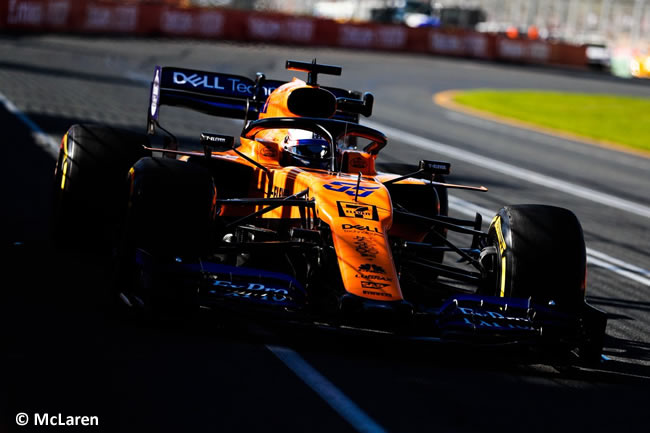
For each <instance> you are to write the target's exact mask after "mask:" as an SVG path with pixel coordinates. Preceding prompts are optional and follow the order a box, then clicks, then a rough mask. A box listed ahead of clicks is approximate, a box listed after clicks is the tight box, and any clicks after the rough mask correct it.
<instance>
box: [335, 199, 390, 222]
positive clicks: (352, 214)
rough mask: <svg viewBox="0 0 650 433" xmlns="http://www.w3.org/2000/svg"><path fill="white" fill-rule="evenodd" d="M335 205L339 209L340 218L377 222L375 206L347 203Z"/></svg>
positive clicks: (377, 216) (340, 202)
mask: <svg viewBox="0 0 650 433" xmlns="http://www.w3.org/2000/svg"><path fill="white" fill-rule="evenodd" d="M336 204H337V206H338V208H339V216H341V217H347V218H358V219H364V220H371V221H379V215H378V214H377V206H373V205H371V204H360V203H354V202H348V201H337V202H336Z"/></svg>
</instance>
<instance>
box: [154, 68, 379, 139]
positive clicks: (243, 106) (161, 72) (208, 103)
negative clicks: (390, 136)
mask: <svg viewBox="0 0 650 433" xmlns="http://www.w3.org/2000/svg"><path fill="white" fill-rule="evenodd" d="M284 83H285V81H279V80H267V79H266V77H265V76H264V74H261V73H258V74H257V77H256V79H255V80H252V79H250V78H248V77H243V76H240V75H231V74H222V73H218V72H206V71H198V70H192V69H183V68H175V67H160V66H156V69H155V73H154V79H153V81H152V83H151V93H150V100H149V107H150V108H149V113H148V116H147V119H148V121H147V131H148V133H149V134H153V133H154V132H155V125H156V124H158V118H159V115H160V107H161V106H162V105H169V106H176V107H185V108H189V109H192V110H196V111H200V112H203V113H206V114H210V115H214V116H220V117H230V118H233V119H245V120H255V119H257V118H258V115H259V112H260V110H261V109H262V107H263V106H264V103H265V102H266V100H267V98H268V97H269V95H270V94H271V92H273V90H275V89H277V88H278V87H280V86H281V85H282V84H284ZM323 88H324V89H326V90H328V91H330V92H332V94H333V95H334V96H335V97H336V99H337V110H336V114H335V115H334V119H338V120H344V121H347V122H353V123H359V115H360V114H363V115H364V116H366V117H368V116H370V114H371V113H372V103H373V96H372V94H370V93H365V94H363V95H362V94H361V93H360V92H355V91H351V90H345V89H338V88H335V87H325V86H323Z"/></svg>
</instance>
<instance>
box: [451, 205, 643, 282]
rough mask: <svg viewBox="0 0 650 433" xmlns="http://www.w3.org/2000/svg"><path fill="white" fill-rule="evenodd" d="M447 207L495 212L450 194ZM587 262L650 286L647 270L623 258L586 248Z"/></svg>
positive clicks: (471, 212) (485, 215)
mask: <svg viewBox="0 0 650 433" xmlns="http://www.w3.org/2000/svg"><path fill="white" fill-rule="evenodd" d="M449 207H450V208H452V209H455V210H456V211H458V212H460V213H462V214H465V215H468V216H471V217H473V216H474V214H475V213H476V212H478V213H480V214H481V215H482V216H483V218H484V219H491V218H492V216H493V215H495V214H496V211H492V210H490V209H487V208H484V207H481V206H479V205H476V204H474V203H472V202H469V201H466V200H463V199H460V198H458V197H452V196H449ZM587 264H589V265H595V266H600V267H601V268H604V269H608V270H610V271H612V272H615V273H617V274H618V275H621V276H623V277H626V278H629V279H630V280H634V281H636V282H637V283H641V284H643V285H645V286H648V287H650V278H646V277H645V276H646V275H647V276H650V271H649V270H647V269H643V268H641V267H639V266H635V265H632V264H630V263H627V262H624V261H623V260H620V259H617V258H615V257H612V256H609V255H607V254H605V253H601V252H600V251H596V250H594V249H591V248H587Z"/></svg>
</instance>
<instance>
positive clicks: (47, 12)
mask: <svg viewBox="0 0 650 433" xmlns="http://www.w3.org/2000/svg"><path fill="white" fill-rule="evenodd" d="M0 31H4V32H7V31H10V32H11V31H13V32H64V33H77V34H122V35H134V36H165V37H188V38H206V39H215V40H228V41H242V42H262V43H278V44H289V45H304V46H328V47H343V48H354V49H361V50H383V51H397V52H414V53H430V54H434V55H445V56H458V57H468V58H480V59H487V60H500V61H510V62H521V63H534V64H551V65H565V66H575V67H586V66H587V57H586V49H585V47H584V46H573V45H568V44H564V43H554V42H549V41H542V40H527V39H510V38H508V37H506V36H503V35H494V34H486V33H478V32H471V31H464V30H456V29H429V28H415V29H412V28H408V27H405V26H400V25H383V24H377V23H340V22H337V21H333V20H329V19H321V18H315V17H309V16H290V15H283V14H277V13H269V12H255V11H244V10H235V9H224V8H218V9H215V8H210V9H208V8H178V7H173V6H168V5H165V4H164V3H160V2H137V3H136V2H134V3H124V2H119V3H118V2H109V1H92V0H0Z"/></svg>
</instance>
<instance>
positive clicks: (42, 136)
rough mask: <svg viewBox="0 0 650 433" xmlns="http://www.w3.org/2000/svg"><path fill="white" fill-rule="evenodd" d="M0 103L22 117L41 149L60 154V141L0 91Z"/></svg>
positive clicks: (53, 154)
mask: <svg viewBox="0 0 650 433" xmlns="http://www.w3.org/2000/svg"><path fill="white" fill-rule="evenodd" d="M0 104H2V105H3V106H4V107H5V109H6V110H7V111H8V112H10V113H11V114H13V115H14V116H16V117H17V118H18V119H20V121H21V122H23V123H24V124H25V125H26V126H27V127H28V128H29V129H30V131H31V132H32V136H33V137H34V141H35V142H36V144H37V145H38V147H40V148H41V149H43V150H45V151H46V152H47V153H49V154H50V155H52V156H54V158H56V157H57V156H58V155H59V143H57V142H56V141H55V140H54V139H52V137H50V136H49V135H47V134H46V133H45V132H43V130H42V129H41V128H39V126H38V125H37V124H36V123H34V121H33V120H32V119H30V118H29V117H28V116H27V115H26V114H25V113H23V112H22V111H20V110H19V109H18V108H17V107H16V106H15V105H14V104H13V102H11V101H10V100H9V99H7V97H6V96H5V95H3V94H2V93H0Z"/></svg>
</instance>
